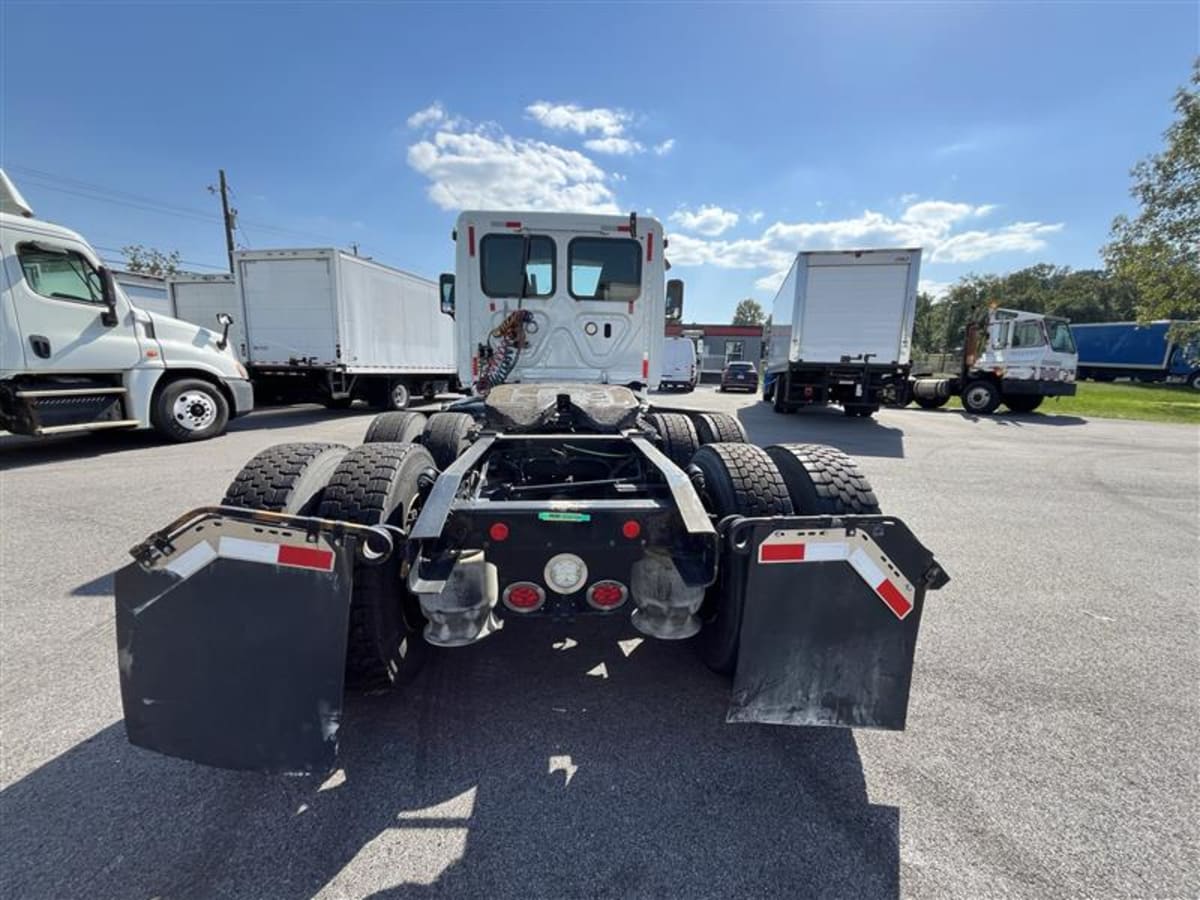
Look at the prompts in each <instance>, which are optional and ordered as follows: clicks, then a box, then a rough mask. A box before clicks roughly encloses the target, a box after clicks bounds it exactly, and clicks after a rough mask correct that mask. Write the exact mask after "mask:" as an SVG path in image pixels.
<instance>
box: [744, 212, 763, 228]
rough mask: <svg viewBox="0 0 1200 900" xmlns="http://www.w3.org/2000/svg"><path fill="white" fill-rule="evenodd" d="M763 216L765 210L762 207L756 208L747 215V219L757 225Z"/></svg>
mask: <svg viewBox="0 0 1200 900" xmlns="http://www.w3.org/2000/svg"><path fill="white" fill-rule="evenodd" d="M762 217H763V211H762V210H761V209H756V210H754V212H752V213H750V214H749V215H747V216H746V221H747V222H749V223H750V224H751V225H757V224H758V223H759V222H761V221H762Z"/></svg>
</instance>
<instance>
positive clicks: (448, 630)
mask: <svg viewBox="0 0 1200 900" xmlns="http://www.w3.org/2000/svg"><path fill="white" fill-rule="evenodd" d="M533 219H534V217H533V216H532V215H530V214H526V213H520V214H517V213H502V212H499V213H476V214H470V216H469V217H468V218H467V219H466V220H465V221H464V220H463V219H460V227H459V230H458V232H457V242H458V245H459V247H458V253H457V264H458V265H457V270H456V272H455V273H454V275H453V276H450V275H447V276H443V278H442V290H443V293H442V299H443V306H444V308H445V309H446V311H447V312H448V313H452V314H453V315H454V316H455V317H456V320H457V324H458V327H459V340H460V352H464V353H468V354H469V357H468V358H469V360H470V361H469V362H468V366H469V368H468V369H467V374H468V375H469V376H470V377H471V379H472V382H473V384H474V388H475V396H472V397H469V398H465V399H463V400H459V401H456V402H454V403H452V404H449V405H448V406H447V407H446V408H444V409H443V410H441V411H439V412H435V413H433V414H432V415H429V416H426V415H424V414H422V413H418V412H411V411H394V412H388V413H384V414H381V415H379V416H377V417H376V418H375V420H374V421H373V422H372V424H371V426H370V428H369V429H368V431H367V434H366V435H365V438H364V443H363V444H362V445H361V446H358V447H354V448H349V447H345V446H341V445H336V444H323V443H300V444H283V445H278V446H276V447H273V448H269V449H268V450H265V451H263V452H262V453H260V454H259V455H258V456H256V457H255V458H254V459H253V460H251V461H250V462H249V463H247V465H246V467H245V468H244V469H243V470H242V472H241V473H239V474H238V476H237V477H235V479H234V481H233V482H232V483H231V484H230V486H229V489H228V490H227V492H226V495H225V497H224V499H223V501H222V503H221V505H220V506H217V507H208V508H202V509H198V510H193V511H191V512H188V513H186V514H184V515H183V516H181V517H180V518H179V519H177V520H176V521H174V522H172V523H170V524H169V525H168V526H166V527H165V528H163V529H161V530H160V531H158V532H156V533H154V534H152V535H151V536H150V537H149V538H148V539H147V540H146V541H144V542H142V543H141V544H139V545H138V546H137V547H135V548H134V549H133V551H132V555H133V557H134V561H133V562H132V563H131V564H130V565H128V566H126V567H125V568H124V569H122V570H121V571H120V572H119V573H118V575H117V579H116V606H117V640H118V655H119V658H120V659H133V660H136V661H137V662H136V664H135V665H133V666H123V667H122V668H121V690H122V702H123V705H124V709H125V722H126V729H127V732H128V734H129V738H130V740H131V741H132V742H133V743H135V744H137V745H139V746H143V747H147V748H149V749H153V750H157V751H159V752H163V753H167V754H170V755H175V756H180V757H184V758H187V759H191V760H195V761H199V762H203V763H207V764H210V765H220V766H226V767H232V768H250V769H259V770H267V771H284V772H294V771H325V770H327V769H328V768H329V767H330V766H332V765H333V762H334V759H335V754H336V749H337V732H338V728H339V726H340V721H341V706H342V697H343V693H344V690H345V688H346V687H347V686H349V687H351V688H365V689H372V690H373V689H380V688H391V687H397V686H400V685H402V684H403V683H405V682H406V681H407V680H409V679H410V678H412V677H414V676H415V674H416V673H417V672H418V671H419V668H420V666H421V663H422V660H423V658H424V656H425V653H426V650H427V648H428V646H429V645H435V646H440V647H458V646H462V645H465V644H470V643H473V642H475V641H478V640H484V639H487V637H488V636H489V635H490V634H492V633H493V632H494V631H495V630H496V629H497V628H499V627H500V626H501V625H502V624H504V625H506V627H511V628H514V629H515V630H516V631H517V632H518V633H519V632H520V629H521V622H522V620H524V619H527V618H530V617H536V616H551V617H557V618H565V619H573V618H577V617H585V616H592V615H609V616H611V615H622V616H628V617H629V622H630V624H631V626H632V627H633V628H635V629H636V630H637V631H638V632H639V633H641V634H642V635H645V636H647V637H652V638H655V639H662V640H684V639H694V640H695V641H696V646H697V649H698V650H699V653H700V656H701V658H702V659H703V660H704V662H705V663H706V664H707V665H708V666H709V667H710V668H712V669H713V670H715V671H718V672H721V673H724V674H727V675H732V677H733V692H732V698H731V704H730V711H729V720H730V721H762V722H775V723H780V724H794V725H795V724H807V725H840V726H848V727H857V726H875V727H885V728H902V727H903V725H904V722H905V716H906V710H907V702H908V693H909V686H910V682H911V674H912V660H913V652H914V649H915V641H916V634H917V629H918V627H919V622H920V617H921V612H922V609H923V605H924V598H925V595H926V592H927V591H928V590H934V589H937V588H939V587H941V586H942V585H943V584H944V583H945V582H946V580H947V579H946V575H945V572H944V571H943V570H942V568H941V567H940V566H939V565H938V564H937V563H936V562H935V560H934V558H933V556H932V554H931V553H930V552H929V551H928V550H927V549H925V548H924V547H923V546H922V545H921V544H920V542H919V541H917V539H916V538H915V537H914V536H913V535H912V534H911V532H909V531H908V529H907V528H906V527H905V526H904V524H903V523H902V522H901V521H900V520H898V519H896V518H895V517H892V516H885V515H883V514H882V513H880V510H879V506H878V503H877V501H876V498H875V496H874V494H873V493H872V492H871V489H870V486H869V484H867V482H866V479H865V478H864V477H863V476H862V474H861V473H860V472H859V471H858V470H857V468H856V467H855V466H854V464H853V462H852V461H851V460H849V458H848V457H846V456H845V455H844V454H841V453H840V452H839V451H837V450H834V449H833V448H827V447H820V446H816V445H802V444H794V445H776V446H772V447H767V448H761V447H757V446H755V445H752V444H750V443H748V442H747V441H746V435H745V432H744V431H743V430H742V428H741V426H740V424H739V423H738V422H737V420H736V419H733V418H732V417H730V416H726V415H723V414H718V413H705V412H699V411H692V412H686V411H682V410H661V409H656V408H654V407H653V406H652V405H651V404H650V403H649V401H648V400H647V399H646V397H645V396H644V395H641V394H639V393H638V392H637V391H635V390H634V389H633V388H630V387H629V386H627V385H626V384H623V383H621V382H624V381H626V380H627V379H628V380H631V381H633V382H634V383H637V384H641V385H645V384H647V383H654V378H653V377H650V378H646V377H643V376H641V373H642V372H645V371H646V370H647V369H648V370H649V371H650V373H651V376H653V375H654V374H655V361H654V360H653V358H651V359H649V360H647V359H646V358H645V356H646V354H647V353H649V352H650V351H648V350H645V349H643V347H654V346H657V345H658V343H659V342H658V341H655V342H653V343H647V344H643V343H642V341H641V338H640V337H637V336H639V335H642V334H648V333H649V332H650V331H652V330H654V329H661V328H662V319H663V316H664V314H666V313H667V312H668V311H669V312H670V313H671V315H672V316H678V315H679V313H680V311H681V303H682V286H681V285H680V286H678V287H672V288H671V289H670V291H669V292H668V291H667V290H665V289H664V288H663V287H662V286H661V285H655V284H652V283H651V280H650V279H651V278H652V277H653V278H661V277H662V274H663V272H664V267H661V263H658V265H657V266H656V265H655V263H656V259H655V258H656V257H658V256H660V254H661V249H662V246H663V243H662V235H661V231H660V230H659V228H658V226H657V223H654V222H652V221H649V222H646V221H643V222H638V221H637V220H636V219H635V218H634V217H632V216H631V217H630V218H629V219H623V218H620V217H615V216H614V217H603V216H575V215H569V214H555V215H551V214H540V215H537V216H536V223H535V222H534V221H533ZM518 221H519V222H521V223H525V222H529V223H530V228H529V234H528V237H530V238H531V239H530V240H528V241H526V240H524V237H525V236H526V235H525V234H524V231H525V226H524V224H522V225H521V230H520V231H518V230H517V229H516V227H515V226H513V225H512V224H511V223H515V222H518ZM492 222H494V223H498V224H494V225H488V226H487V227H483V226H484V223H492ZM621 225H627V226H628V230H627V231H623V230H620V229H619V226H621ZM472 226H473V227H474V228H475V231H474V233H472V232H471V230H470V229H471V228H472ZM643 226H644V230H643ZM493 235H494V236H500V237H504V238H506V239H508V240H506V241H504V242H502V243H501V244H500V245H496V244H494V243H488V244H486V245H485V244H484V239H485V238H487V237H490V236H493ZM514 235H516V236H517V237H520V238H522V239H521V240H520V242H519V246H518V242H516V241H512V240H511V238H512V237H513V236H514ZM539 236H544V237H550V236H553V240H552V241H550V242H541V243H540V245H539V247H538V248H536V249H535V248H534V246H533V244H534V240H532V239H533V238H535V237H539ZM651 239H652V240H653V247H652V249H650V250H647V243H648V241H649V240H651ZM580 240H584V241H585V243H584V244H583V245H582V247H583V251H582V252H580V253H578V254H576V255H572V253H571V247H572V245H573V244H574V243H575V242H576V241H580ZM606 240H607V241H612V242H614V243H613V246H612V247H606V246H604V245H603V244H602V243H600V242H602V241H606ZM472 241H473V242H474V252H473V253H472V252H471V250H470V245H471V242H472ZM630 242H636V243H637V250H638V256H639V264H638V265H635V264H634V263H633V261H632V258H631V255H630V249H631V247H630ZM497 246H500V247H501V248H502V249H501V250H500V253H501V254H502V257H501V259H502V262H503V265H499V266H498V267H496V268H492V266H491V264H490V263H485V262H484V254H485V247H486V248H489V249H488V250H487V251H486V252H489V253H490V252H492V251H495V250H496V247H497ZM575 246H576V247H579V246H580V245H579V244H575ZM510 247H518V249H519V254H520V255H519V256H517V255H512V254H511V250H509V249H508V248H510ZM647 254H648V257H649V258H647ZM514 259H515V263H514ZM564 267H570V268H572V269H575V270H576V272H575V274H576V277H575V278H574V279H573V280H572V278H571V277H569V276H567V275H565V274H564V272H565V268H564ZM639 267H640V269H641V274H640V275H639V276H638V278H639V280H638V282H637V283H636V284H634V283H633V282H631V281H629V280H628V279H629V278H631V277H632V276H631V272H632V271H633V270H634V269H636V268H639ZM522 270H524V271H522ZM588 270H591V271H588ZM505 272H507V273H508V278H509V280H508V281H504V280H503V274H502V273H505ZM650 272H656V274H655V275H653V276H651V275H650V274H648V273H650ZM497 277H499V278H500V279H501V280H500V281H497V280H496V279H497ZM485 282H486V290H485ZM564 283H565V289H566V293H565V294H560V293H559V291H560V288H562V287H563V285H564ZM572 293H574V294H575V295H577V296H583V297H584V299H581V300H577V299H576V297H575V296H572ZM509 294H511V295H512V296H507V295H509ZM531 294H533V295H541V297H542V300H544V301H547V302H545V304H544V305H543V306H538V305H536V303H537V302H538V301H537V298H536V296H535V297H534V298H532V299H531V298H530V296H529V295H531ZM668 296H670V299H669V300H668ZM655 297H657V298H658V299H657V300H655V299H653V298H655ZM643 301H648V302H646V303H645V305H644V306H641V307H639V305H638V304H639V303H640V302H643ZM576 304H579V305H576ZM527 312H528V313H529V315H526V313H527ZM605 321H607V323H608V324H610V325H612V334H611V335H610V337H609V338H607V339H605V338H603V337H602V336H601V335H602V330H601V329H602V327H603V324H604V322H605ZM532 323H536V324H537V325H538V327H536V328H533V329H530V328H529V327H528V326H529V325H530V324H532ZM589 323H592V324H595V325H596V333H595V334H591V335H589V333H588V331H589V329H588V325H589ZM550 335H555V339H554V342H552V344H551V345H550V346H547V344H546V343H545V341H546V340H547V338H548V337H549V336H550ZM590 337H595V338H597V343H596V346H595V347H592V348H591V349H587V348H589V347H591V345H589V344H588V343H587V339H588V338H590ZM622 337H626V338H629V339H628V340H625V341H622V340H621V338H622ZM605 340H607V341H608V342H609V343H607V344H606V343H602V341H605ZM562 346H566V347H568V348H571V347H573V348H575V349H574V350H573V351H571V353H565V352H563V351H562V350H561V347H562ZM580 348H584V349H580ZM598 372H603V373H606V374H607V376H608V378H609V379H610V382H609V383H607V384H605V383H596V382H595V381H594V380H589V379H594V378H595V377H596V374H597V373H598ZM572 373H574V374H575V376H576V377H575V378H574V379H572V378H569V377H568V376H569V375H571V374H572ZM267 487H269V490H267V489H265V488H267ZM801 598H802V602H797V601H798V600H800V599H801ZM264 661H269V663H270V664H269V665H264ZM182 673H186V675H184V674H182ZM147 699H151V700H153V701H155V702H149V703H148V702H145V701H146V700H147Z"/></svg>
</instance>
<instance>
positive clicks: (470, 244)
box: [467, 225, 475, 256]
mask: <svg viewBox="0 0 1200 900" xmlns="http://www.w3.org/2000/svg"><path fill="white" fill-rule="evenodd" d="M467 253H468V254H470V255H471V256H474V255H475V226H474V225H468V226H467Z"/></svg>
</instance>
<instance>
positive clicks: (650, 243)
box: [646, 231, 654, 262]
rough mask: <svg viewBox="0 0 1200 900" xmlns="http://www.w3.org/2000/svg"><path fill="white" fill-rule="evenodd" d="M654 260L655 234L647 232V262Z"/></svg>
mask: <svg viewBox="0 0 1200 900" xmlns="http://www.w3.org/2000/svg"><path fill="white" fill-rule="evenodd" d="M653 259H654V232H653V231H647V232H646V262H650V261H651V260H653Z"/></svg>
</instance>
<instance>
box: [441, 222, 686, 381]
mask: <svg viewBox="0 0 1200 900" xmlns="http://www.w3.org/2000/svg"><path fill="white" fill-rule="evenodd" d="M454 240H455V243H456V253H455V274H454V275H443V276H442V278H441V292H442V311H443V312H445V313H447V314H449V315H453V316H455V319H456V323H457V328H456V341H457V348H458V350H457V357H458V367H459V380H460V381H461V382H462V383H463V384H469V385H473V386H474V388H475V390H476V392H479V393H486V391H487V390H488V389H490V388H491V387H494V386H495V385H497V384H500V383H503V382H510V383H515V382H543V383H544V382H585V383H589V384H619V385H628V386H631V387H634V388H635V389H637V390H642V389H645V388H646V387H648V386H650V385H657V384H658V382H659V379H660V366H661V361H660V358H659V357H660V352H661V348H662V343H663V322H664V319H675V318H678V317H679V315H680V314H681V313H682V308H683V283H682V282H681V281H677V280H672V281H671V282H669V283H666V284H664V278H665V275H666V260H665V256H664V251H665V249H666V240H665V237H664V234H663V228H662V225H661V224H660V223H659V222H658V221H656V220H655V219H652V218H645V217H638V215H637V214H636V213H633V214H630V215H628V216H619V215H588V214H577V213H544V212H539V213H531V212H494V211H468V212H464V213H462V214H461V215H460V216H459V217H458V222H457V225H456V227H455V231H454Z"/></svg>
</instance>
